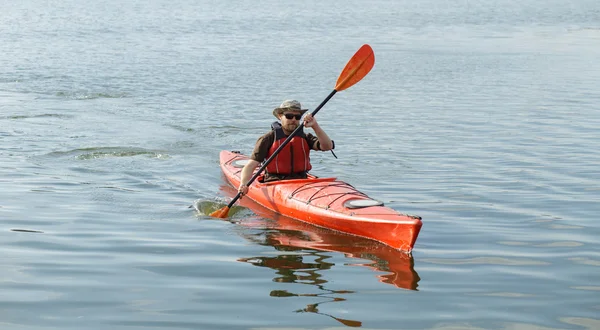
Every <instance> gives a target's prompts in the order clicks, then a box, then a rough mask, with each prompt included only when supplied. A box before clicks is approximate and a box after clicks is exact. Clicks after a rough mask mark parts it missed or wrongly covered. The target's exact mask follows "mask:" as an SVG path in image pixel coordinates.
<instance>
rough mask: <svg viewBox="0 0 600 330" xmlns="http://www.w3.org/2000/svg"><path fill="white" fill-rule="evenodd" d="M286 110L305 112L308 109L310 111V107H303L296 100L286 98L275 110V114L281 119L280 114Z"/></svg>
mask: <svg viewBox="0 0 600 330" xmlns="http://www.w3.org/2000/svg"><path fill="white" fill-rule="evenodd" d="M285 110H288V111H300V112H301V113H305V112H306V111H308V109H302V105H301V104H300V102H298V101H296V100H285V101H283V102H282V103H281V105H280V106H279V107H277V108H275V109H274V110H273V116H275V117H276V118H277V119H279V115H280V114H282V113H283V112H284V111H285Z"/></svg>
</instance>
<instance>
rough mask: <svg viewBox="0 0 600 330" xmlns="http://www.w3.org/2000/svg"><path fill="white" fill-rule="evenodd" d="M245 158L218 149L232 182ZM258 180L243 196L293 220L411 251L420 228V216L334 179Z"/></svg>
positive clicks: (238, 177) (237, 177) (246, 159)
mask: <svg viewBox="0 0 600 330" xmlns="http://www.w3.org/2000/svg"><path fill="white" fill-rule="evenodd" d="M247 161H248V157H247V156H245V155H242V154H240V153H239V152H232V151H225V150H224V151H221V155H220V162H221V169H222V171H223V174H224V175H225V177H226V178H227V181H229V183H230V184H231V185H232V186H234V187H238V186H239V184H240V174H241V171H242V168H243V167H244V165H245V164H246V163H247ZM261 181H262V179H261V178H260V177H259V178H258V179H257V180H256V181H255V182H254V183H252V184H251V185H250V187H249V190H248V195H247V196H246V197H248V198H250V199H252V200H253V201H255V202H256V203H258V204H260V205H261V206H263V207H265V208H267V209H269V210H271V211H273V212H276V213H278V214H281V215H284V216H287V217H289V218H292V219H296V220H300V221H304V222H307V223H310V224H313V225H316V226H319V227H324V228H328V229H333V230H337V231H340V232H344V233H347V234H351V235H355V236H360V237H365V238H369V239H372V240H375V241H379V242H381V243H384V244H386V245H389V246H391V247H393V248H395V249H398V250H403V251H406V252H411V251H412V249H413V247H414V245H415V242H416V240H417V236H418V235H419V231H420V230H421V226H422V222H421V217H418V216H412V215H406V214H402V213H399V212H397V211H395V210H393V209H391V208H389V207H387V206H384V205H383V203H382V202H380V201H377V200H374V199H371V198H370V197H369V196H367V195H366V194H364V193H362V192H360V191H358V190H357V189H356V188H354V187H353V186H351V185H349V184H348V183H345V182H343V181H340V180H337V179H336V178H318V177H316V176H313V175H309V177H308V178H307V179H292V180H281V181H274V182H268V183H264V182H261Z"/></svg>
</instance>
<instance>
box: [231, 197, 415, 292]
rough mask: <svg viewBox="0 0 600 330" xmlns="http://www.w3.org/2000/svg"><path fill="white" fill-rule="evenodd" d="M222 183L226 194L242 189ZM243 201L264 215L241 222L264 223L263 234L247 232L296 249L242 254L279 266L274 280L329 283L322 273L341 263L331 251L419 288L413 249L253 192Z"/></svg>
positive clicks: (264, 241) (386, 277)
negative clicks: (269, 202)
mask: <svg viewBox="0 0 600 330" xmlns="http://www.w3.org/2000/svg"><path fill="white" fill-rule="evenodd" d="M221 189H222V191H223V192H224V193H225V194H226V195H235V194H236V193H237V191H236V190H234V189H233V188H232V187H230V186H228V185H227V186H225V185H224V186H222V187H221ZM239 203H240V205H241V206H243V207H247V208H249V209H251V210H252V211H253V212H254V213H256V214H257V215H258V216H251V217H246V218H244V219H243V220H240V221H239V222H238V223H239V224H240V225H242V226H243V227H245V228H248V227H250V228H256V229H259V228H260V229H262V230H261V231H260V232H259V234H251V232H246V231H244V232H242V233H241V235H243V236H244V237H245V238H246V239H248V240H251V241H253V242H255V243H257V244H260V245H265V246H272V247H274V248H275V249H276V250H278V251H281V252H286V251H289V252H290V253H281V254H279V255H276V256H257V257H251V258H243V259H239V261H242V262H248V263H251V264H253V265H256V266H260V267H269V268H272V269H274V270H275V271H276V273H277V275H278V276H277V277H275V278H274V281H277V282H292V283H306V284H312V285H317V286H320V285H322V284H324V283H327V281H326V280H324V279H323V275H322V273H323V272H324V271H326V270H328V269H330V268H332V267H333V266H334V265H335V264H333V263H331V262H327V259H329V258H331V256H330V255H328V254H325V253H323V252H338V253H343V254H344V255H345V256H346V257H348V258H354V259H357V262H356V263H352V264H350V265H351V266H360V267H368V268H370V269H372V270H374V271H376V272H377V273H378V274H377V275H376V277H377V278H378V280H379V281H380V282H382V283H386V284H391V285H394V286H396V287H398V288H402V289H409V290H417V286H418V282H419V280H420V278H419V275H418V274H417V272H416V271H415V270H414V259H413V257H412V255H409V254H407V253H405V252H403V251H400V250H396V249H394V248H392V247H389V246H388V245H385V244H383V243H379V242H376V241H373V240H369V239H365V238H361V237H357V236H353V235H348V234H344V233H341V232H337V231H333V230H329V229H325V228H320V227H316V226H313V225H311V224H307V223H304V222H301V221H298V220H294V219H291V218H288V217H285V216H282V215H280V214H277V213H275V212H273V211H271V210H269V209H266V208H264V207H262V206H260V205H259V204H257V203H255V202H253V201H252V200H250V199H249V198H242V199H241V200H240V202H239ZM269 219H271V220H269ZM307 260H309V261H307ZM345 265H347V264H345Z"/></svg>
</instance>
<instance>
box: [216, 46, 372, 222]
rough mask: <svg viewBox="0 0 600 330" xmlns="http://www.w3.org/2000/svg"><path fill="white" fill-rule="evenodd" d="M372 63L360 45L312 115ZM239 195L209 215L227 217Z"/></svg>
mask: <svg viewBox="0 0 600 330" xmlns="http://www.w3.org/2000/svg"><path fill="white" fill-rule="evenodd" d="M374 64H375V54H373V49H372V48H371V46H369V45H367V44H365V45H362V47H360V49H359V50H358V51H357V52H356V53H355V54H354V56H352V58H351V59H350V60H349V61H348V63H347V64H346V66H345V67H344V70H343V71H342V73H341V74H340V76H339V77H338V79H337V81H336V84H335V87H334V89H333V91H332V92H331V93H330V94H329V95H328V96H327V97H326V98H325V100H323V102H321V104H319V106H318V107H317V108H316V109H315V110H314V111H313V112H311V114H312V115H313V116H314V115H316V114H317V112H319V110H321V108H322V107H323V106H324V105H325V103H327V102H328V101H329V100H330V99H331V98H332V97H333V96H334V95H335V93H337V92H340V91H343V90H345V89H347V88H349V87H350V86H352V85H354V84H356V83H357V82H359V81H360V80H361V79H362V78H364V77H365V76H366V75H367V74H368V73H369V71H371V69H372V68H373V65H374ZM302 127H304V121H302V122H301V123H300V125H298V127H296V129H295V130H294V132H292V134H290V136H288V137H287V139H285V141H283V143H282V144H281V145H280V146H279V148H277V149H276V150H275V152H273V154H272V155H271V156H270V157H269V158H267V160H266V161H264V162H263V165H262V166H261V167H260V168H259V169H258V171H256V172H255V173H254V175H253V176H252V178H250V180H249V181H248V183H247V184H246V185H247V186H250V184H252V182H254V180H256V178H258V176H259V175H260V174H261V173H262V171H264V170H265V168H267V165H269V163H270V162H271V161H272V160H273V158H275V156H277V154H279V152H280V151H281V150H282V149H283V148H284V147H285V146H286V145H287V144H288V143H289V142H290V141H291V140H292V138H293V137H294V136H295V135H296V134H297V133H298V132H299V131H300V130H301V129H302ZM240 197H242V194H241V193H239V192H238V194H237V195H236V196H235V197H234V198H233V199H232V200H231V202H229V204H228V205H227V206H225V207H223V208H221V209H219V210H216V211H214V212H212V213H211V214H210V216H211V217H215V218H227V215H228V214H229V209H230V208H231V207H232V206H233V204H235V202H236V201H237V200H238V199H240Z"/></svg>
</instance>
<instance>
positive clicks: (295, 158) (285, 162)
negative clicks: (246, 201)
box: [238, 100, 333, 196]
mask: <svg viewBox="0 0 600 330" xmlns="http://www.w3.org/2000/svg"><path fill="white" fill-rule="evenodd" d="M306 111H308V109H302V106H301V105H300V102H298V101H296V100H285V101H283V103H281V105H280V106H279V107H278V108H275V109H274V110H273V115H274V116H275V117H276V118H277V119H279V120H280V121H281V123H279V122H274V123H273V124H272V125H271V131H270V132H269V133H267V134H265V135H263V136H261V137H260V138H259V139H258V140H257V141H256V145H255V146H254V150H253V151H252V154H251V155H250V160H249V161H248V163H247V164H246V165H245V166H244V168H243V169H242V175H241V182H240V186H239V188H238V191H239V192H240V193H241V194H242V196H243V195H245V194H246V193H248V186H247V183H248V181H249V180H250V178H251V177H252V175H253V174H254V170H255V169H256V168H257V167H258V166H259V165H260V164H261V163H262V162H263V161H265V160H266V159H268V158H269V157H270V156H271V155H272V154H273V153H274V152H275V150H277V148H278V147H279V146H280V145H281V144H282V143H283V142H284V141H285V140H286V139H287V138H288V136H289V135H290V134H292V132H293V131H294V130H295V129H296V128H297V127H298V125H300V120H301V119H302V115H303V114H304V113H305V112H306ZM303 120H304V127H307V128H312V129H313V131H314V132H315V135H316V136H315V135H313V134H311V133H308V134H305V133H304V132H303V130H300V132H298V133H297V134H296V135H295V136H294V137H293V138H292V139H291V140H290V142H289V143H288V144H287V145H286V146H285V147H284V148H283V149H282V150H281V151H280V152H279V153H278V154H277V156H275V158H274V159H273V160H272V161H271V162H270V163H269V164H268V165H267V167H266V169H265V179H264V181H265V182H268V181H274V180H284V179H299V178H306V174H307V172H308V171H310V169H311V168H312V166H311V164H310V157H309V153H310V150H321V151H328V150H331V149H333V141H331V139H330V138H329V136H327V133H325V131H323V129H322V128H321V127H320V126H319V124H318V123H317V120H316V119H315V118H314V117H313V116H312V115H311V114H310V113H309V114H307V115H306V116H304V118H303Z"/></svg>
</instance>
